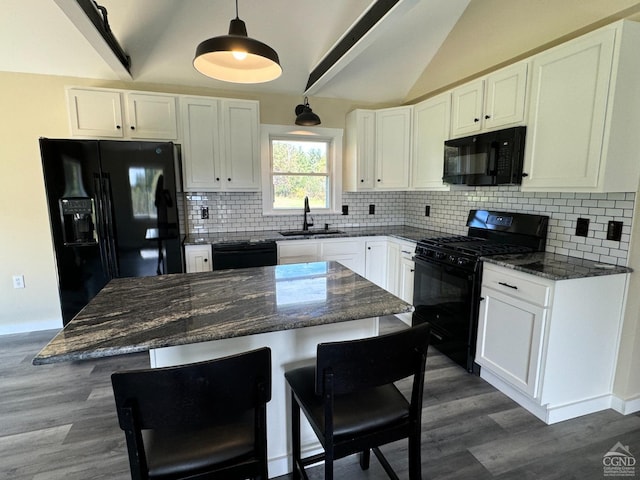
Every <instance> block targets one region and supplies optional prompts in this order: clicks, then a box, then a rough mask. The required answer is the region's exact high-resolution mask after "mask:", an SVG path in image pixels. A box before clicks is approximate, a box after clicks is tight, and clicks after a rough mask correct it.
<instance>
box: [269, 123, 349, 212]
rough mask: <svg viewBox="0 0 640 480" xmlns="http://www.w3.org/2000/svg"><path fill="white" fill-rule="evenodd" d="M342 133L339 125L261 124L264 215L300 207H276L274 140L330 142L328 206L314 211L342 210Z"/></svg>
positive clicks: (301, 207) (300, 209)
mask: <svg viewBox="0 0 640 480" xmlns="http://www.w3.org/2000/svg"><path fill="white" fill-rule="evenodd" d="M342 136H343V130H342V129H340V128H325V127H298V126H289V125H269V124H263V125H261V128H260V147H261V148H260V151H261V163H262V168H261V170H262V214H263V215H297V214H299V213H300V212H301V211H302V210H303V208H304V206H303V205H302V204H301V205H300V207H299V208H286V209H284V208H283V209H280V208H279V209H274V208H273V198H274V192H273V162H272V151H271V141H272V140H293V141H305V139H307V140H309V141H322V142H327V144H328V150H327V172H328V178H329V191H328V192H327V199H328V201H329V208H313V212H312V213H313V214H314V215H322V214H337V213H341V212H342Z"/></svg>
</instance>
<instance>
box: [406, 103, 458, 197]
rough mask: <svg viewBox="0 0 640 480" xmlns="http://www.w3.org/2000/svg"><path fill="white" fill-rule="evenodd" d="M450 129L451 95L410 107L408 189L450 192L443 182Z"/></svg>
mask: <svg viewBox="0 0 640 480" xmlns="http://www.w3.org/2000/svg"><path fill="white" fill-rule="evenodd" d="M450 130H451V94H450V93H445V94H443V95H439V96H437V97H434V98H430V99H429V100H425V101H424V102H421V103H419V104H417V105H415V106H414V107H413V152H412V156H411V187H412V188H415V189H420V190H449V185H448V184H445V183H443V182H442V173H443V164H444V141H445V140H448V139H449V132H450Z"/></svg>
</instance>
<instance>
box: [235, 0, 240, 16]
mask: <svg viewBox="0 0 640 480" xmlns="http://www.w3.org/2000/svg"><path fill="white" fill-rule="evenodd" d="M239 18H240V17H239V16H238V0H236V19H239Z"/></svg>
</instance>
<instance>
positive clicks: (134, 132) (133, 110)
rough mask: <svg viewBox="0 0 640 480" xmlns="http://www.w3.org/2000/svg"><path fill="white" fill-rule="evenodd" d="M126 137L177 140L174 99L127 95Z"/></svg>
mask: <svg viewBox="0 0 640 480" xmlns="http://www.w3.org/2000/svg"><path fill="white" fill-rule="evenodd" d="M126 96H127V124H128V126H127V129H128V133H127V135H128V136H129V137H131V138H147V139H163V140H175V139H177V138H178V119H177V115H176V97H174V96H172V95H153V94H148V93H128V94H127V95H126Z"/></svg>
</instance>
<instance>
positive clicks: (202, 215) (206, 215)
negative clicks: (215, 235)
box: [200, 207, 209, 220]
mask: <svg viewBox="0 0 640 480" xmlns="http://www.w3.org/2000/svg"><path fill="white" fill-rule="evenodd" d="M200 218H201V219H203V220H206V219H207V218H209V207H201V208H200Z"/></svg>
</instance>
